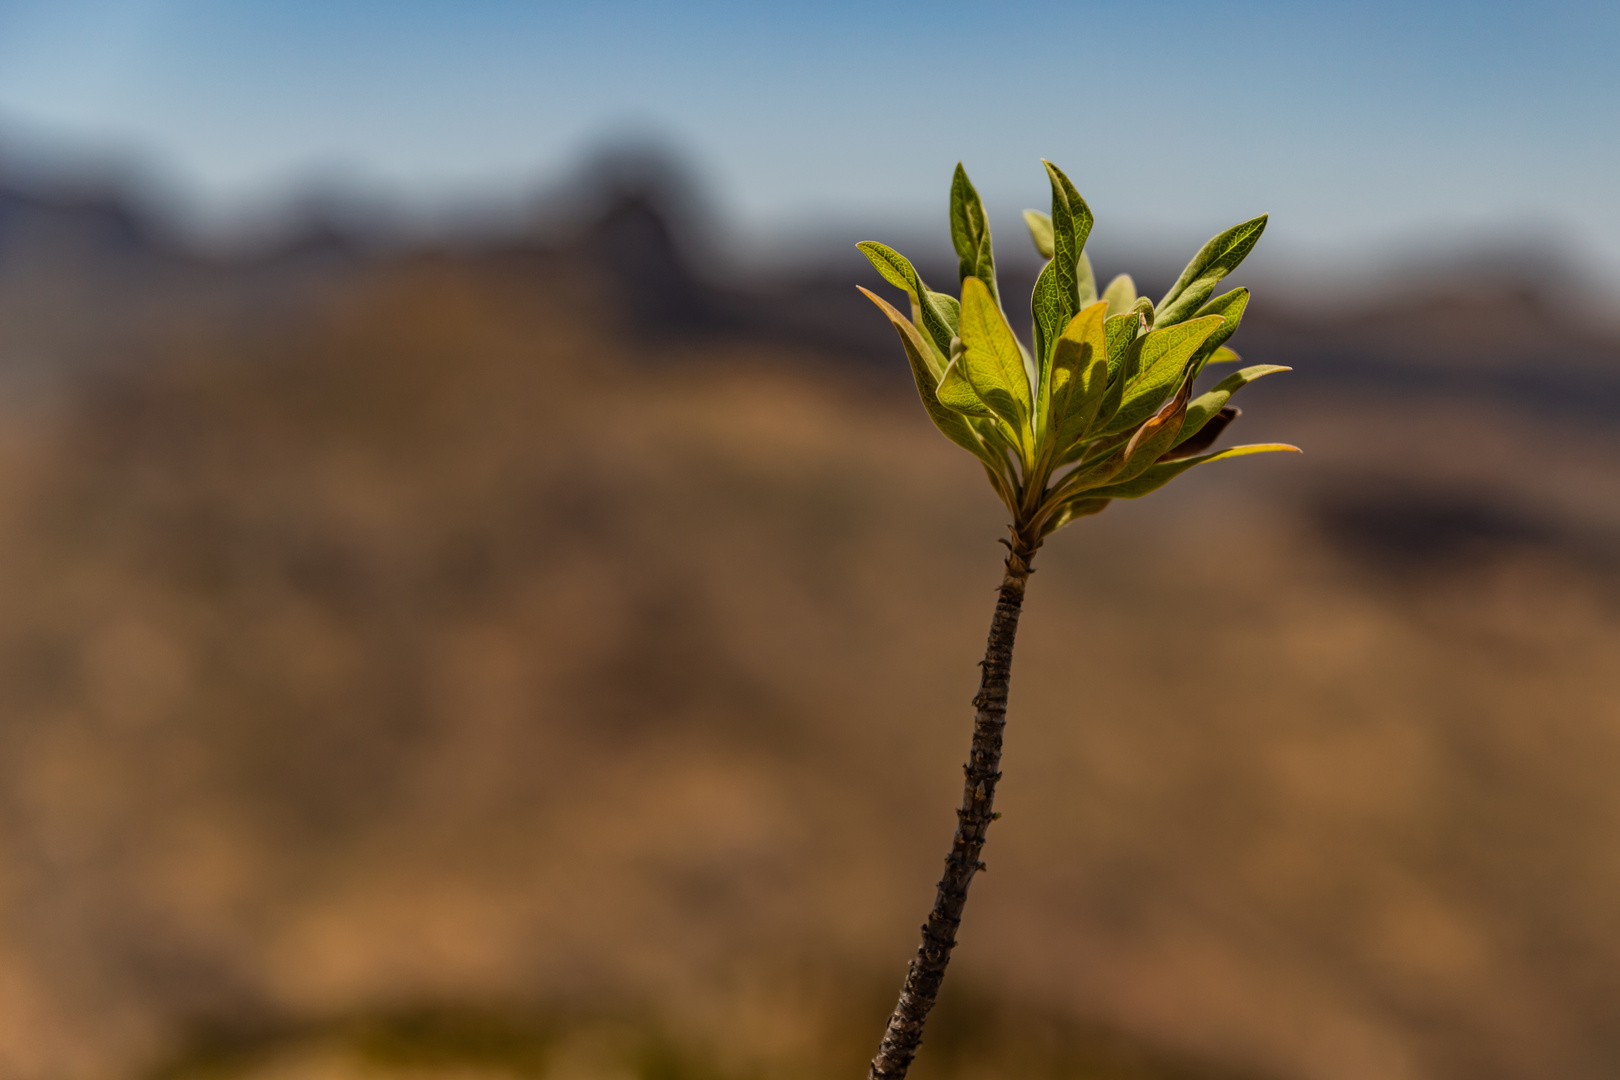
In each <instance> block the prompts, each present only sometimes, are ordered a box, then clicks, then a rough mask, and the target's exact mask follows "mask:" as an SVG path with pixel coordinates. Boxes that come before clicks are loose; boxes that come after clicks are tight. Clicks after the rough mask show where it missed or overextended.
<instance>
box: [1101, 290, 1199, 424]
mask: <svg viewBox="0 0 1620 1080" xmlns="http://www.w3.org/2000/svg"><path fill="white" fill-rule="evenodd" d="M1220 324H1221V319H1220V316H1218V315H1208V316H1205V317H1204V318H1202V319H1194V320H1193V321H1192V322H1184V323H1180V324H1179V325H1176V326H1168V327H1164V328H1162V329H1158V330H1150V331H1148V332H1147V334H1145V335H1143V337H1142V338H1141V342H1140V345H1138V346H1137V348H1138V350H1139V354H1138V359H1137V362H1136V364H1135V365H1134V368H1135V370H1134V371H1133V370H1132V369H1131V367H1129V366H1128V367H1127V368H1126V371H1125V375H1126V378H1127V380H1128V381H1127V383H1126V385H1125V393H1124V397H1123V403H1122V404H1121V405H1120V407H1119V412H1117V413H1116V414H1115V415H1114V417H1113V419H1111V420H1110V421H1109V422H1108V425H1107V426H1106V427H1105V428H1103V429H1102V430H1101V431H1100V432H1098V434H1099V435H1111V434H1117V433H1119V432H1124V431H1129V430H1130V429H1131V428H1133V427H1135V426H1136V425H1137V424H1140V423H1141V422H1142V421H1143V420H1146V419H1147V418H1148V417H1149V416H1151V415H1152V414H1153V411H1154V410H1155V409H1157V408H1158V407H1159V403H1160V402H1161V401H1163V400H1164V398H1165V395H1166V394H1168V393H1170V389H1171V387H1173V386H1175V385H1176V384H1177V383H1179V382H1180V381H1181V380H1182V378H1183V377H1184V375H1185V374H1186V372H1187V368H1188V364H1189V361H1190V360H1191V359H1192V356H1193V354H1194V353H1195V352H1197V351H1198V347H1199V346H1200V345H1202V344H1203V343H1204V340H1205V339H1206V338H1208V337H1209V335H1210V334H1212V333H1214V332H1215V328H1216V327H1218V326H1220ZM1127 361H1129V353H1128V352H1127Z"/></svg>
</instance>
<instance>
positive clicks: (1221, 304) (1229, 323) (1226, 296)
mask: <svg viewBox="0 0 1620 1080" xmlns="http://www.w3.org/2000/svg"><path fill="white" fill-rule="evenodd" d="M1248 306H1249V290H1248V289H1233V290H1232V291H1231V292H1229V293H1222V294H1221V295H1220V296H1217V297H1216V298H1215V299H1213V300H1211V301H1210V302H1209V303H1207V304H1205V305H1204V306H1203V307H1201V308H1199V309H1198V314H1197V315H1196V316H1195V318H1203V317H1204V316H1206V315H1219V316H1220V317H1221V318H1222V319H1224V320H1225V322H1223V323H1221V325H1220V326H1219V327H1217V328H1216V330H1215V332H1214V333H1213V334H1211V335H1209V337H1207V338H1205V339H1204V343H1203V344H1202V345H1200V346H1199V347H1198V351H1197V352H1196V353H1194V354H1193V364H1194V366H1195V367H1196V368H1197V369H1198V370H1200V371H1201V370H1203V367H1204V365H1205V364H1209V363H1225V361H1224V360H1216V359H1215V354H1216V353H1218V352H1220V351H1221V347H1222V346H1223V345H1225V344H1226V343H1227V341H1229V340H1230V339H1231V337H1232V335H1233V334H1235V333H1237V328H1238V326H1239V324H1241V323H1242V322H1243V312H1244V309H1246V308H1247V307H1248ZM1226 351H1227V352H1229V353H1231V354H1232V357H1233V358H1236V356H1237V354H1236V353H1232V351H1231V350H1230V349H1228V350H1226Z"/></svg>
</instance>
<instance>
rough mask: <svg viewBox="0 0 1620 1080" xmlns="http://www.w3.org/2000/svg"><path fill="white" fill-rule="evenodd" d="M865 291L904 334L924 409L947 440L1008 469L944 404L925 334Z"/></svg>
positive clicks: (998, 467) (1000, 468)
mask: <svg viewBox="0 0 1620 1080" xmlns="http://www.w3.org/2000/svg"><path fill="white" fill-rule="evenodd" d="M856 287H857V288H860V287H859V286H856ZM861 292H863V293H865V294H866V298H867V299H868V300H870V301H872V303H874V304H876V305H877V306H878V310H880V311H882V312H883V314H885V315H887V316H888V317H889V322H890V323H891V324H893V326H894V329H895V332H896V333H897V334H899V335H900V344H901V345H902V346H903V347H904V348H905V350H906V359H907V360H908V361H910V362H911V375H912V377H913V378H914V379H916V381H917V395H918V396H919V397H921V398H922V403H923V408H924V409H926V410H927V411H928V418H929V419H930V420H932V421H933V422H934V426H935V427H937V428H939V430H940V433H941V434H943V435H944V436H945V437H946V438H947V439H949V440H951V442H953V443H955V444H956V445H958V446H960V447H962V448H963V449H964V450H966V451H968V452H969V453H971V454H972V455H973V456H974V457H976V458H978V459H979V460H980V461H983V462H984V463H985V464H986V465H987V466H988V467H989V468H991V469H993V470H995V471H996V472H997V473H998V474H999V473H1001V472H1002V471H1003V470H1005V469H1006V467H1007V463H1006V462H1005V461H1001V460H997V457H998V456H997V454H996V453H995V452H994V451H993V450H992V449H991V448H990V447H989V446H986V445H985V443H984V441H983V440H982V439H980V438H979V436H978V434H977V433H976V432H975V431H974V429H973V427H972V426H971V425H970V424H969V422H968V420H967V418H966V417H964V416H963V415H962V414H961V413H958V412H953V411H952V410H950V409H947V408H946V407H945V406H944V405H942V404H941V403H940V400H939V396H938V381H937V380H936V379H935V378H934V373H933V370H932V369H931V368H930V367H929V366H928V362H927V361H926V360H925V359H924V358H923V357H924V355H925V353H924V350H925V348H926V344H927V343H926V342H924V341H923V337H922V334H920V333H919V332H918V331H917V328H916V327H915V326H913V325H911V322H910V321H909V320H908V319H907V318H906V317H905V316H904V315H902V314H900V313H899V312H898V311H896V310H895V309H894V305H892V304H890V303H889V302H888V301H887V300H885V299H883V297H881V296H879V295H877V294H876V293H874V292H872V291H871V290H869V289H861Z"/></svg>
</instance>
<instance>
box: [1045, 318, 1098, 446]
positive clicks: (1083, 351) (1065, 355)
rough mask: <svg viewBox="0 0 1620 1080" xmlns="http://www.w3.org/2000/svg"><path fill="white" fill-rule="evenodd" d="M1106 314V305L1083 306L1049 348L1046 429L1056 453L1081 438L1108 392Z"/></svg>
mask: <svg viewBox="0 0 1620 1080" xmlns="http://www.w3.org/2000/svg"><path fill="white" fill-rule="evenodd" d="M1107 312H1108V305H1107V304H1101V303H1096V304H1092V305H1091V306H1090V307H1087V308H1086V309H1085V310H1084V311H1082V312H1080V313H1079V314H1078V315H1076V316H1075V317H1074V318H1073V319H1071V320H1070V321H1069V325H1068V327H1067V328H1066V329H1065V330H1064V331H1063V335H1062V336H1061V337H1059V338H1058V340H1057V344H1056V345H1055V346H1054V347H1053V349H1052V377H1051V385H1052V393H1051V404H1050V407H1051V421H1050V429H1051V430H1052V432H1053V433H1054V434H1053V439H1054V444H1055V446H1056V448H1057V450H1058V452H1059V453H1060V454H1061V453H1062V452H1063V451H1065V450H1067V449H1068V448H1069V447H1070V446H1072V445H1073V444H1074V443H1075V441H1076V440H1078V439H1080V438H1082V437H1083V436H1084V435H1085V433H1086V431H1087V429H1089V428H1090V427H1091V424H1092V422H1093V421H1094V420H1095V419H1096V417H1097V410H1098V408H1099V407H1100V406H1101V405H1102V400H1103V394H1104V393H1106V392H1107V390H1108V338H1107V335H1106V334H1105V332H1104V329H1103V317H1104V315H1106V314H1107Z"/></svg>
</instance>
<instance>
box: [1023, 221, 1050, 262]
mask: <svg viewBox="0 0 1620 1080" xmlns="http://www.w3.org/2000/svg"><path fill="white" fill-rule="evenodd" d="M1024 224H1025V225H1027V226H1029V238H1030V239H1031V240H1033V241H1035V250H1036V251H1038V252H1040V254H1041V258H1043V259H1050V258H1051V257H1052V215H1051V214H1043V213H1041V212H1040V211H1039V210H1025V211H1024Z"/></svg>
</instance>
